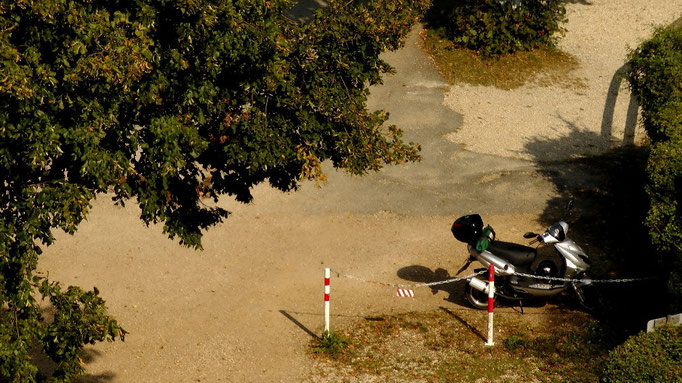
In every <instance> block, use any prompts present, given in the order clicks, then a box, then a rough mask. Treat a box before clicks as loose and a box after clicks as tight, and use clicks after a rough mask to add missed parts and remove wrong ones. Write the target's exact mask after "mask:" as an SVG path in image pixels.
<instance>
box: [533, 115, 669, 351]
mask: <svg viewBox="0 0 682 383" xmlns="http://www.w3.org/2000/svg"><path fill="white" fill-rule="evenodd" d="M602 133H603V132H602ZM629 139H630V138H629V134H628V136H626V137H625V141H626V143H627V142H629ZM610 140H611V137H609V136H607V135H604V134H597V133H594V132H591V131H587V130H581V129H578V128H576V127H573V129H572V131H571V132H570V133H569V134H568V135H566V136H563V137H559V138H556V139H543V138H535V139H532V140H530V141H529V142H527V143H526V145H525V148H526V150H527V152H528V153H530V154H531V155H532V156H533V157H534V158H535V159H536V163H537V167H538V172H539V173H540V174H542V175H544V177H545V178H547V179H548V180H550V181H551V182H552V183H553V184H554V185H555V187H556V190H557V191H558V193H559V196H558V197H556V198H554V199H552V200H550V201H548V202H547V205H546V208H545V210H544V211H543V213H542V214H541V217H540V220H541V222H542V223H543V224H545V225H550V224H551V223H553V222H555V221H557V220H559V219H561V218H563V215H564V206H565V204H566V201H568V200H569V199H571V198H572V199H575V207H574V209H573V210H574V214H573V215H572V216H571V217H570V218H569V219H568V222H569V224H570V225H571V226H570V232H569V237H571V238H572V239H574V240H575V241H576V242H577V243H578V244H579V245H580V246H581V247H583V248H584V249H585V250H586V252H587V253H588V254H589V255H590V259H591V260H592V262H593V264H592V267H591V269H590V270H589V271H588V273H589V274H590V276H592V277H596V278H605V279H614V278H629V277H635V278H636V277H648V276H655V277H658V278H659V279H657V280H654V281H644V282H630V283H612V284H599V285H598V291H599V292H600V293H601V294H602V295H603V298H604V303H605V304H604V306H603V307H602V308H601V309H598V310H597V311H595V313H594V314H595V316H596V317H597V318H598V319H600V321H601V322H602V324H604V325H606V326H609V327H611V329H612V330H613V333H614V334H616V336H619V337H623V338H624V337H627V336H628V335H630V334H632V333H635V332H637V331H640V330H643V329H644V328H645V326H646V321H647V320H650V319H653V318H656V317H657V316H659V315H662V314H665V309H666V293H665V291H666V289H665V283H664V282H663V281H664V274H665V272H664V270H662V268H661V267H660V263H659V261H660V260H659V259H658V258H657V256H656V253H655V251H654V249H653V248H652V247H651V246H650V244H649V237H648V230H647V228H646V227H645V226H644V224H643V223H644V219H645V217H646V213H647V211H648V208H649V200H648V196H647V194H646V192H645V184H646V181H647V175H646V165H647V158H648V149H647V148H645V147H636V146H632V145H624V146H621V147H617V148H614V149H610V150H608V151H606V152H605V153H602V154H598V155H583V153H575V154H576V157H577V158H575V159H571V160H568V161H545V160H543V159H544V158H546V157H547V153H548V152H553V151H557V150H562V151H566V150H569V151H570V149H571V148H578V147H580V145H581V144H582V143H584V142H597V143H598V142H605V141H610ZM569 157H571V156H570V155H569Z"/></svg>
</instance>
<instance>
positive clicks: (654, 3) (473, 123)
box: [445, 0, 682, 161]
mask: <svg viewBox="0 0 682 383" xmlns="http://www.w3.org/2000/svg"><path fill="white" fill-rule="evenodd" d="M680 16H682V1H680V0H672V1H671V0H651V1H639V0H618V1H613V0H591V1H576V2H574V3H573V4H569V6H568V7H567V18H568V22H567V23H566V25H565V26H566V29H567V33H566V35H565V37H564V38H563V39H561V40H560V42H559V48H560V49H561V50H563V51H565V52H567V53H570V54H571V55H573V56H575V57H576V58H577V59H578V61H579V62H580V67H579V69H577V70H576V71H574V72H572V73H570V74H568V75H567V76H569V77H572V78H573V81H569V82H573V83H574V84H575V85H574V86H569V87H566V86H561V85H557V86H549V87H543V86H538V85H533V84H529V85H525V86H522V87H520V88H518V89H514V90H512V91H509V90H501V89H496V88H492V87H483V86H470V85H459V86H454V87H452V88H451V89H450V92H449V93H448V95H447V97H446V100H445V104H446V105H447V106H448V107H449V108H451V109H452V110H454V111H456V112H458V113H461V114H463V115H464V124H463V126H462V128H461V129H459V130H458V131H456V132H454V133H452V134H450V135H449V136H448V138H449V139H450V140H452V141H453V142H457V143H462V144H464V145H466V148H467V149H469V150H472V151H475V152H479V153H489V154H495V155H499V156H505V157H514V158H525V159H532V160H549V161H551V160H561V159H565V158H569V157H573V156H579V155H584V154H596V153H599V152H601V151H603V150H604V149H608V148H610V147H613V146H614V145H619V144H621V143H623V142H626V143H632V142H635V141H639V140H641V139H642V138H643V136H644V135H643V134H642V129H641V128H640V129H638V128H637V104H636V100H632V98H631V96H630V92H629V89H628V88H627V81H626V80H624V79H623V77H622V74H623V66H624V64H625V62H626V61H627V54H628V52H629V51H630V49H634V48H636V47H637V45H638V44H639V43H640V42H642V41H643V40H645V39H646V38H647V37H649V36H651V32H652V30H653V28H654V26H661V25H667V24H668V23H670V22H672V21H674V20H675V19H676V18H678V17H680ZM491 131H499V132H505V134H501V135H497V136H491V135H490V132H491ZM561 138H565V139H566V141H567V142H568V143H570V145H569V144H566V145H563V146H560V147H557V148H556V150H552V151H546V152H545V153H544V155H541V156H540V158H538V156H537V155H536V154H535V153H534V151H533V150H532V147H533V145H538V144H540V143H542V142H543V141H547V140H554V141H556V140H559V139H561Z"/></svg>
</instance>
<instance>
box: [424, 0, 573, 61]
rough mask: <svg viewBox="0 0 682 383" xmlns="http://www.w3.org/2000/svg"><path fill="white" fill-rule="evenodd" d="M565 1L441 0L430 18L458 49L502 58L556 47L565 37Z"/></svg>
mask: <svg viewBox="0 0 682 383" xmlns="http://www.w3.org/2000/svg"><path fill="white" fill-rule="evenodd" d="M564 3H565V0H455V1H449V0H440V1H439V0H437V1H434V3H433V6H432V8H431V9H430V10H429V12H428V14H427V18H426V19H427V21H428V25H429V27H430V28H434V29H443V30H444V32H445V35H446V36H447V37H448V38H450V39H451V40H452V41H453V42H454V43H456V44H457V45H459V46H461V47H464V48H468V49H472V50H475V51H477V52H478V53H479V54H480V55H485V56H498V55H501V54H505V53H511V52H515V51H519V50H526V51H527V50H531V49H535V48H537V47H540V46H554V45H555V43H556V40H557V36H558V35H559V34H561V33H563V29H562V27H561V23H562V22H563V21H564V19H565V15H566V8H565V4H564Z"/></svg>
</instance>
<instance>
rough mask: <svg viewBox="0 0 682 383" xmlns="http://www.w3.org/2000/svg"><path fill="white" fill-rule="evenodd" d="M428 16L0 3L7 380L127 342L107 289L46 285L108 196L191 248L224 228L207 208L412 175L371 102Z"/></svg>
mask: <svg viewBox="0 0 682 383" xmlns="http://www.w3.org/2000/svg"><path fill="white" fill-rule="evenodd" d="M427 3H428V1H426V0H398V1H379V0H358V1H329V5H330V6H329V7H328V8H327V9H325V10H324V11H322V12H320V14H319V15H318V16H317V17H316V18H315V19H314V21H313V22H311V23H308V24H305V25H301V24H298V23H295V22H292V21H291V20H288V19H287V18H286V17H284V16H283V12H284V11H285V10H287V9H288V8H289V7H290V6H291V5H292V2H291V1H288V0H0V376H4V377H6V378H8V379H10V380H12V381H20V382H31V381H35V380H36V379H40V378H39V373H38V371H37V368H36V366H35V365H34V364H33V363H32V362H31V355H32V354H33V353H35V352H43V353H45V354H47V356H49V358H50V359H51V360H52V361H54V362H55V372H54V378H55V379H56V380H58V381H69V380H71V379H72V378H73V377H74V376H77V375H78V374H80V373H82V369H83V366H82V364H81V363H80V360H79V353H80V351H81V349H82V347H83V345H84V344H87V343H94V342H96V341H102V340H105V339H106V340H113V339H116V338H121V339H123V337H124V335H125V331H124V330H123V329H122V328H121V327H120V326H119V324H118V323H117V322H116V321H115V320H114V319H112V318H110V317H109V316H107V315H106V313H105V307H104V302H103V300H102V299H101V298H100V297H99V293H98V291H97V289H93V290H92V291H83V290H81V289H80V288H77V287H72V286H71V287H67V288H64V287H62V286H60V285H59V283H57V282H53V281H49V280H47V279H46V278H45V277H44V276H43V275H42V274H40V273H38V272H37V271H36V267H37V262H38V256H39V255H40V253H41V248H42V247H43V246H47V245H50V244H51V243H52V242H53V241H54V237H53V230H55V229H61V230H64V231H66V232H68V233H74V232H75V231H76V229H77V227H78V224H79V223H80V222H81V221H82V220H83V219H84V218H85V217H86V216H87V214H88V210H89V208H90V202H91V201H92V199H94V198H95V197H96V196H97V195H98V194H100V193H105V192H110V193H113V196H114V200H115V201H116V202H117V203H120V204H124V203H126V202H128V201H131V200H132V201H134V202H135V203H137V204H138V205H139V207H140V209H141V215H140V218H141V219H142V220H143V221H144V222H146V223H148V224H149V223H157V222H162V223H163V224H164V232H165V233H166V234H168V236H169V237H171V238H178V239H179V240H180V242H181V243H183V244H185V245H188V246H192V247H197V248H198V247H200V246H201V233H202V231H203V230H205V229H207V228H208V227H210V226H212V225H214V224H216V223H218V222H220V221H221V220H222V219H223V218H225V217H226V216H227V215H228V212H226V211H224V210H222V209H219V208H216V207H210V206H207V205H206V204H204V203H203V202H202V200H203V199H212V200H214V201H217V199H218V198H219V197H220V196H222V195H228V196H232V197H234V198H236V199H237V200H238V201H241V202H249V201H251V199H252V196H251V193H250V189H251V188H252V187H253V186H254V185H256V184H258V183H261V182H264V181H267V182H269V183H270V185H272V186H273V187H275V188H277V189H280V190H285V191H288V190H292V189H295V188H296V187H297V185H298V183H299V182H300V181H302V180H304V179H316V178H320V177H323V173H322V170H321V162H322V161H325V160H331V161H332V163H333V164H334V166H335V167H337V168H342V169H344V170H346V171H347V172H349V173H351V174H356V175H359V174H364V173H366V172H368V171H374V170H378V169H380V168H381V167H382V166H383V165H384V164H393V163H401V162H403V161H412V160H416V159H417V158H418V154H417V152H418V147H417V146H416V145H415V144H412V143H409V144H406V143H404V142H403V141H402V139H401V132H400V131H399V130H398V129H397V128H395V127H390V126H389V127H387V126H386V124H385V121H386V119H387V116H386V115H385V114H384V113H382V112H369V111H368V110H367V108H366V98H367V95H368V90H367V86H368V85H370V84H376V83H379V82H380V81H381V75H382V73H386V72H389V71H390V70H391V68H390V67H389V66H388V65H387V64H386V63H385V62H383V61H382V60H380V59H379V53H381V52H382V51H384V50H387V49H396V48H397V47H398V46H399V45H400V42H401V38H402V37H403V36H404V35H405V34H406V33H407V32H408V31H409V29H410V27H411V25H412V24H413V23H414V22H415V21H416V20H417V17H418V15H419V14H420V13H422V12H424V10H425V7H426V5H427ZM40 297H42V299H43V300H44V299H48V300H49V302H50V304H51V309H52V310H53V311H54V313H53V315H49V316H50V318H47V317H48V315H45V314H44V313H43V312H42V311H41V309H40V305H39V300H40V299H41V298H40ZM52 317H53V318H52ZM48 319H49V320H48Z"/></svg>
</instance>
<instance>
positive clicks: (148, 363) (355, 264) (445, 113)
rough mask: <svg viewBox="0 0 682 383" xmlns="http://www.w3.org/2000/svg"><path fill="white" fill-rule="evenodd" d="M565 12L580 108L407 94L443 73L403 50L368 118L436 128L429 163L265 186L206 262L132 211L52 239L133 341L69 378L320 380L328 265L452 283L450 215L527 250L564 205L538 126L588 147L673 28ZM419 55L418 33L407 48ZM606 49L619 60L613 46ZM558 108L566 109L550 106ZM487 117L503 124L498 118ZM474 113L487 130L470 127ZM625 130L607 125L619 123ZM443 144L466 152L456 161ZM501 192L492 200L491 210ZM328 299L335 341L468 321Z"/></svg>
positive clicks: (606, 10) (436, 90)
mask: <svg viewBox="0 0 682 383" xmlns="http://www.w3.org/2000/svg"><path fill="white" fill-rule="evenodd" d="M569 11H570V12H569V15H568V16H569V20H570V22H569V25H568V27H569V31H568V34H567V37H566V40H565V41H564V42H563V43H562V44H564V45H563V47H564V48H565V49H566V50H568V51H570V52H572V53H573V54H576V56H577V57H579V58H580V60H581V65H582V69H580V73H578V74H577V75H578V76H581V77H585V78H587V79H588V80H589V81H588V84H590V88H589V89H587V90H584V95H579V94H577V93H576V91H575V90H566V89H553V88H547V89H542V88H541V89H536V88H522V89H519V90H515V91H512V92H502V91H498V90H495V89H476V88H469V87H464V86H455V87H452V88H448V87H446V86H444V85H443V83H442V82H438V81H435V82H434V81H430V82H429V81H421V80H420V81H419V83H418V84H417V83H414V84H413V82H414V81H413V80H414V79H415V78H417V77H418V75H420V73H422V72H424V71H426V72H428V76H436V75H435V74H434V73H435V70H434V69H433V68H429V67H428V66H427V65H426V64H423V63H427V62H428V58H427V57H422V56H419V54H420V53H418V49H416V48H415V47H414V46H411V48H410V46H408V47H406V48H405V50H404V51H403V53H402V54H403V55H404V54H405V53H404V52H408V53H409V55H411V56H415V57H414V60H416V61H417V62H418V64H419V65H420V66H418V67H416V68H417V69H414V68H407V67H405V66H404V65H405V61H406V60H404V57H401V56H400V54H401V53H400V52H398V53H397V55H388V56H387V57H388V58H387V59H388V60H389V62H392V63H394V65H396V68H397V69H398V73H397V74H396V75H395V76H394V77H393V80H391V81H393V82H395V84H393V85H390V84H389V83H388V81H387V84H386V85H385V86H384V87H383V88H378V89H375V90H373V92H372V97H374V98H373V101H372V106H373V107H382V108H386V109H388V110H389V112H392V113H393V114H392V117H391V120H392V122H394V123H396V124H398V125H400V126H401V127H402V128H404V129H405V130H406V135H407V136H408V137H410V136H411V135H412V136H415V135H416V136H417V137H418V138H420V139H421V140H428V137H427V135H429V134H432V133H430V132H431V130H428V129H426V128H429V127H431V128H433V127H435V126H437V127H438V129H435V128H434V129H435V130H433V132H437V133H433V135H434V137H433V142H432V143H429V144H428V145H425V149H424V150H425V151H424V153H423V154H424V157H425V160H424V162H423V163H421V164H414V165H409V166H407V167H400V168H391V169H387V170H386V171H385V172H382V173H380V174H378V175H374V176H370V177H366V178H363V179H356V178H351V177H348V176H344V175H342V174H336V173H333V172H332V174H330V181H329V184H328V185H327V186H326V187H324V188H321V189H317V188H315V187H313V186H312V185H308V184H306V185H303V188H302V190H301V191H299V192H296V193H293V194H282V193H279V192H275V191H272V190H270V189H268V188H267V187H259V188H257V189H256V190H255V202H254V203H253V204H252V205H248V206H242V205H237V204H235V203H232V202H230V201H224V202H221V203H222V204H224V205H225V206H226V207H227V208H228V209H229V210H231V211H232V212H233V213H234V214H233V215H232V216H231V217H230V218H229V219H228V220H227V221H226V222H225V223H224V224H222V225H220V226H218V227H216V228H213V229H212V230H210V231H209V232H208V233H207V234H206V236H205V238H204V241H203V243H204V247H205V249H204V251H201V252H196V251H193V250H189V249H185V248H183V247H181V246H180V245H178V244H177V243H175V242H173V241H170V240H168V239H167V238H165V236H164V235H163V234H162V233H161V228H160V227H156V226H152V227H145V225H143V224H142V223H141V222H140V221H139V219H138V215H139V211H138V210H137V208H136V207H134V206H130V207H126V208H120V207H116V206H113V205H112V204H111V202H110V201H109V199H108V198H107V197H106V196H101V197H100V198H99V199H98V200H97V201H96V202H95V204H94V208H93V211H92V213H91V215H90V217H89V220H88V221H87V222H85V223H84V224H83V225H81V227H80V228H79V231H78V232H77V233H76V234H75V235H74V236H68V235H65V234H60V235H58V236H57V241H56V243H55V245H53V246H51V247H50V248H48V249H47V250H46V251H45V253H44V255H43V256H42V259H41V262H40V269H41V270H43V271H45V272H49V275H50V278H52V279H54V280H59V281H62V282H63V283H65V284H74V285H79V286H83V287H86V288H91V287H92V286H97V287H98V288H99V290H100V291H101V294H102V296H103V297H104V298H105V299H106V300H107V302H108V307H109V312H110V313H111V314H112V315H113V316H115V317H116V318H117V319H118V320H119V321H120V323H121V324H122V325H123V326H124V327H125V328H126V329H127V330H128V331H129V332H130V334H129V336H128V337H127V338H126V341H125V342H124V343H122V342H115V343H105V344H98V345H95V346H92V347H88V349H87V351H88V358H86V362H87V372H88V375H87V376H85V377H84V378H83V379H81V380H80V381H81V382H297V381H307V380H310V379H311V377H312V376H314V374H315V371H314V363H312V361H311V359H310V358H309V356H308V355H307V347H308V345H309V342H310V340H311V338H312V336H313V335H314V334H320V332H321V330H322V326H323V316H322V297H323V285H322V277H323V268H324V267H331V268H333V269H335V270H338V271H341V272H344V273H348V274H352V275H355V276H358V277H361V278H365V279H371V280H378V281H382V282H391V283H411V282H414V281H406V280H404V279H401V278H400V277H399V276H398V275H399V272H400V271H401V270H406V269H409V268H413V269H414V268H419V269H420V270H426V271H429V270H430V271H433V272H434V278H436V277H442V276H447V275H452V274H454V273H455V272H456V270H457V269H458V268H459V266H460V265H461V264H462V263H463V261H464V259H465V257H466V255H465V249H464V246H463V245H462V244H461V243H459V242H457V241H455V239H454V238H453V237H452V235H451V234H450V231H449V229H450V225H451V224H452V221H453V220H454V219H455V218H456V217H457V216H458V215H463V214H467V213H470V212H471V211H479V212H481V213H484V214H485V216H484V218H485V220H486V222H487V223H490V224H492V225H493V226H494V227H495V229H496V231H497V233H498V235H499V236H500V238H501V239H503V240H512V241H521V240H522V239H521V234H522V233H523V232H525V231H527V230H536V231H537V230H540V229H541V227H542V224H543V223H540V222H538V217H539V215H540V213H541V212H542V211H543V209H544V208H545V203H546V202H547V201H548V200H550V199H552V198H555V197H556V196H557V193H556V192H555V191H554V186H553V185H552V184H551V183H549V182H548V181H547V180H544V179H542V177H540V176H539V175H538V174H536V173H534V170H533V169H534V166H535V165H534V162H533V161H528V158H527V157H524V155H523V151H524V140H526V139H527V137H529V135H532V134H536V133H538V132H540V130H541V129H544V130H542V132H544V133H543V134H546V135H547V136H551V135H552V134H558V135H563V134H570V129H572V128H571V126H572V125H571V124H567V123H566V124H564V123H563V122H561V121H562V120H561V119H565V120H566V121H571V122H572V123H573V122H575V125H576V126H578V129H587V130H590V131H592V132H596V133H599V132H600V129H601V125H600V124H601V117H602V115H603V107H604V101H605V99H606V93H605V92H607V91H608V89H609V84H610V82H611V79H612V77H613V74H614V72H615V71H616V70H617V69H618V68H619V66H621V65H622V63H623V57H624V52H625V48H624V47H625V45H626V44H631V45H634V44H636V43H637V40H638V39H641V38H643V37H645V36H646V35H647V34H648V33H649V31H650V25H651V24H652V23H654V24H655V23H659V22H665V21H669V20H672V19H673V18H674V17H675V16H678V15H679V13H680V11H682V3H680V1H679V0H675V1H670V0H665V1H664V0H652V1H647V2H637V1H630V0H622V1H621V0H619V1H603V0H602V1H598V0H593V1H592V2H591V3H590V5H585V4H582V3H577V4H571V5H570V8H569ZM602 28H603V29H602ZM588 30H591V31H592V33H589V31H588ZM604 30H609V31H611V32H610V33H604V32H603V31H604ZM633 31H634V32H633ZM622 34H624V35H626V36H627V39H625V40H624V39H623V38H621V35H622ZM416 41H418V39H416V38H415V37H414V36H413V37H412V38H411V40H410V42H409V43H408V45H409V44H416ZM613 46H617V49H615V48H614V49H613V50H611V49H607V48H610V47H613ZM409 49H412V50H411V51H410V50H409ZM577 51H581V52H587V53H589V52H594V53H593V55H587V56H585V55H582V56H581V55H580V54H578V53H577ZM587 53H586V54H587ZM422 55H423V54H422ZM416 56H419V57H416ZM407 61H409V60H407ZM428 76H427V77H428ZM429 78H431V77H429ZM401 81H402V82H401ZM593 88H594V89H593ZM619 89H620V88H619ZM429 92H431V93H429ZM537 92H542V93H539V94H540V95H539V94H538V93H537ZM552 92H559V93H552ZM446 93H447V96H446ZM525 93H528V94H527V95H525V96H524V94H525ZM395 97H406V98H405V100H407V101H406V102H408V103H412V102H413V101H414V100H417V99H423V100H427V101H428V104H429V105H435V106H434V107H439V108H442V109H443V110H442V113H441V114H439V116H440V117H438V118H433V120H434V121H431V120H430V119H429V120H428V121H426V122H424V121H422V120H421V119H419V118H415V116H416V117H418V116H419V115H418V114H416V113H418V111H413V112H412V113H411V114H410V115H405V113H403V114H401V111H402V110H403V109H404V108H403V107H402V104H396V103H395ZM558 99H560V100H562V102H561V103H556V102H550V101H551V100H558ZM456 100H459V103H457V102H455V101H456ZM462 100H466V102H462ZM534 100H535V101H534ZM545 100H546V101H547V102H548V103H545ZM540 101H542V102H540ZM489 103H492V104H489ZM569 104H570V105H569ZM396 105H398V106H396ZM444 105H447V106H449V107H451V108H452V109H447V108H445V107H444ZM526 105H531V106H532V108H531V109H532V110H533V111H534V112H533V113H528V108H527V107H526ZM418 107H419V108H424V106H423V105H421V104H420V105H418ZM560 108H561V109H560ZM580 108H583V109H585V113H578V110H580ZM498 109H499V110H505V111H506V112H505V113H503V116H501V115H500V112H499V111H498ZM424 110H425V109H424ZM453 110H454V111H453ZM588 111H589V113H588ZM401 116H402V117H401ZM477 116H483V117H485V118H486V119H487V121H488V123H485V124H483V123H480V124H479V123H472V122H471V121H476V120H477ZM425 117H427V116H425ZM497 117H504V119H500V118H497ZM559 117H560V118H559ZM578 118H582V119H578ZM619 118H620V117H617V114H615V115H614V118H613V121H614V125H616V124H619V123H620V122H619V121H620V120H619ZM462 120H463V121H464V122H463V124H464V125H463V126H460V125H461V123H462ZM403 122H404V124H403ZM493 122H494V124H493ZM545 122H550V123H549V124H545ZM424 124H426V125H424ZM429 124H430V125H429ZM476 124H478V125H476ZM509 126H513V127H514V129H508V127H509ZM420 128H423V129H421V130H420ZM453 131H454V132H456V133H455V134H454V136H452V135H451V136H448V135H447V133H448V132H450V133H452V132H453ZM473 132H476V134H483V135H484V136H485V137H483V138H485V139H486V140H499V141H500V143H499V145H496V146H495V147H497V148H498V149H499V150H496V151H495V152H490V150H489V149H488V148H489V147H490V145H486V146H485V147H479V146H476V144H471V142H474V143H475V142H479V141H482V140H481V137H478V136H476V135H473ZM500 132H502V134H500ZM420 134H421V136H420ZM452 140H455V141H457V142H462V143H465V144H466V150H464V149H463V148H462V145H459V144H456V143H453V142H452ZM609 140H610V139H609ZM599 148H603V146H600V147H599ZM509 157H516V158H509ZM535 160H537V158H535ZM410 180H412V183H409V182H408V181H410ZM425 182H428V183H425ZM425 185H426V186H425ZM518 185H523V188H519V187H518ZM515 186H516V188H515ZM519 190H520V191H519ZM434 191H437V192H434ZM495 195H499V196H500V198H499V200H498V201H491V199H492V197H493V196H495ZM453 196H454V197H453ZM448 198H450V199H448ZM515 201H516V202H515ZM533 207H535V208H533ZM332 284H333V285H332V302H333V303H332V304H333V306H332V326H333V327H334V326H343V325H344V323H349V321H354V320H358V319H359V318H362V317H366V316H372V315H379V314H388V313H399V312H408V311H415V310H436V309H438V307H439V306H442V305H446V306H448V307H457V308H458V309H465V308H464V306H459V305H458V304H457V303H453V302H452V299H450V298H451V297H450V295H451V294H453V292H451V291H447V290H439V291H436V292H435V293H432V291H430V290H429V289H416V290H415V292H416V297H415V298H414V299H407V298H398V297H396V296H395V290H394V289H392V288H387V287H384V286H380V285H375V284H368V283H362V282H359V281H355V280H351V279H341V278H333V280H332ZM538 310H541V309H538Z"/></svg>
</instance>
